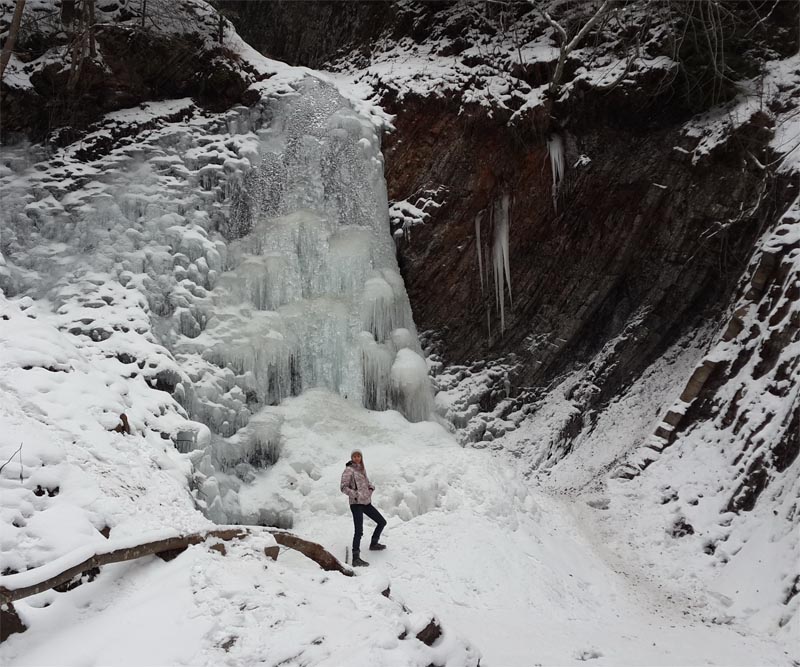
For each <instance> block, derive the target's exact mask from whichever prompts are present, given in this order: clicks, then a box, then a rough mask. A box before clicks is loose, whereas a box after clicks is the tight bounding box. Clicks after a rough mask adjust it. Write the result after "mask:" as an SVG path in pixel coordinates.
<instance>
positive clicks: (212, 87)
mask: <svg viewBox="0 0 800 667" xmlns="http://www.w3.org/2000/svg"><path fill="white" fill-rule="evenodd" d="M35 11H36V8H34V9H32V10H31V14H30V15H26V16H27V18H28V20H29V23H30V25H34V26H38V27H37V28H35V29H34V28H31V29H28V30H26V31H25V32H24V34H23V36H22V39H21V40H20V42H19V43H18V45H17V49H16V56H15V60H14V61H12V64H13V67H11V68H10V71H9V73H8V74H7V75H6V76H5V78H4V80H3V82H2V84H0V92H2V95H1V96H0V105H1V106H0V111H2V124H0V130H1V131H2V140H3V141H4V142H8V141H11V140H14V139H15V138H18V137H20V136H22V137H25V138H27V139H29V140H32V141H37V142H38V141H43V140H45V139H47V140H49V141H50V142H51V143H53V144H54V145H56V146H65V145H67V144H69V143H71V142H73V141H75V140H76V139H77V138H79V137H80V136H82V135H83V134H84V132H85V130H86V129H87V128H88V127H89V126H90V125H91V124H92V123H94V122H96V121H98V120H99V119H100V118H101V117H102V116H103V115H104V114H106V113H108V112H110V111H115V110H118V109H126V108H130V107H134V106H136V105H138V104H140V103H142V102H145V101H149V100H166V99H175V98H182V97H192V98H194V100H195V101H196V102H197V103H198V104H199V105H200V106H202V107H204V108H206V109H208V110H210V111H223V110H225V109H228V108H230V107H231V106H233V105H235V104H237V103H240V102H250V103H252V102H254V101H255V100H253V99H249V98H248V97H247V96H246V95H245V91H246V89H247V87H248V86H249V85H250V84H251V83H252V82H253V81H254V80H256V79H257V78H258V77H257V75H256V74H255V73H254V72H252V71H250V70H249V68H248V67H247V65H246V64H245V63H243V62H242V61H241V60H240V59H239V58H238V57H237V56H236V55H235V54H234V53H232V52H231V51H230V50H229V49H227V48H226V45H225V43H224V42H223V43H222V44H218V43H215V41H214V39H213V38H212V36H211V34H210V33H211V32H212V31H213V26H212V25H206V24H205V23H204V22H203V21H202V20H201V18H198V17H195V16H193V15H191V14H187V15H186V16H184V15H182V12H185V11H188V10H186V8H184V7H179V6H177V5H176V7H175V9H174V10H173V11H172V12H170V14H169V16H155V17H153V18H154V19H155V20H158V21H159V22H162V21H163V22H164V23H166V26H167V27H166V28H164V29H163V31H159V30H154V29H151V28H150V27H149V25H148V27H147V28H144V27H142V26H140V25H139V24H138V21H130V20H127V21H123V19H125V18H128V19H129V18H130V17H128V16H127V15H119V14H118V12H110V13H103V12H102V11H100V12H98V15H97V24H96V26H95V28H94V30H93V38H94V44H95V49H96V56H94V57H90V56H89V55H86V56H85V57H84V58H83V59H82V60H81V61H80V62H79V63H78V64H75V65H73V63H72V60H73V58H71V57H70V56H69V55H68V54H69V53H70V49H71V48H72V43H73V42H72V40H73V39H74V37H73V36H72V35H71V34H70V32H69V30H70V28H69V27H68V25H66V24H65V25H63V26H62V25H61V24H60V23H56V24H53V23H52V22H51V21H53V20H56V21H57V20H58V19H50V18H49V17H48V19H47V20H42V21H40V22H36V20H35V19H36V16H35V15H34V13H35ZM205 18H206V23H209V22H211V17H205ZM173 21H174V22H180V25H181V26H182V29H180V30H179V29H176V28H175V26H174V25H169V24H170V22H173ZM212 23H213V22H212Z"/></svg>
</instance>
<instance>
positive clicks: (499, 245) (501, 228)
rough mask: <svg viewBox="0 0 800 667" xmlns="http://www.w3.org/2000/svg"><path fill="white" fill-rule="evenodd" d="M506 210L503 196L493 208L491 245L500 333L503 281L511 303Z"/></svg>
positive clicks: (507, 196)
mask: <svg viewBox="0 0 800 667" xmlns="http://www.w3.org/2000/svg"><path fill="white" fill-rule="evenodd" d="M508 208H509V195H508V194H504V195H503V196H502V198H501V199H500V201H499V202H495V206H494V242H493V244H492V268H493V270H494V294H495V303H496V305H497V309H498V310H499V311H500V331H501V332H502V331H505V326H506V314H505V293H504V291H505V290H504V281H505V284H506V285H507V286H508V299H509V303H511V267H510V264H509V249H508Z"/></svg>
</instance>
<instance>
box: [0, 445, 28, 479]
mask: <svg viewBox="0 0 800 667" xmlns="http://www.w3.org/2000/svg"><path fill="white" fill-rule="evenodd" d="M22 444H23V443H19V447H17V449H16V451H15V452H14V453H13V454H12V455H11V456H9V457H8V461H6V462H5V463H4V464H3V465H1V466H0V473H2V472H3V468H5V467H6V466H7V465H8V464H9V463H11V461H12V459H13V458H14V457H15V456H16V455H17V452H19V481H20V482H21V481H22Z"/></svg>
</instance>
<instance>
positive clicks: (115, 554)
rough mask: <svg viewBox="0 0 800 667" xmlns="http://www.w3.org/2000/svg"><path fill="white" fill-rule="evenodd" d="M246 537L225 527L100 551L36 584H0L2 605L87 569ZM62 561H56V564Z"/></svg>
mask: <svg viewBox="0 0 800 667" xmlns="http://www.w3.org/2000/svg"><path fill="white" fill-rule="evenodd" d="M247 534H248V531H247V530H245V529H243V528H224V529H222V530H209V531H207V532H203V533H191V534H190V535H177V536H174V537H168V538H165V539H161V540H155V541H152V542H145V543H144V544H137V545H134V546H130V547H120V548H117V549H111V550H108V551H101V552H99V553H95V554H92V555H91V556H89V557H88V558H86V559H84V560H81V561H80V562H79V563H76V564H74V565H72V566H70V567H67V568H66V569H64V570H61V571H59V572H58V573H57V574H55V575H53V576H49V577H45V578H44V579H42V580H41V581H37V582H35V583H33V584H29V585H27V586H25V585H23V586H18V587H16V586H13V585H12V587H9V586H8V585H0V604H8V603H9V602H14V601H16V600H21V599H22V598H26V597H28V596H30V595H36V594H37V593H41V592H43V591H46V590H49V589H51V588H55V587H56V586H60V585H62V584H65V583H68V582H69V581H70V580H72V579H73V577H75V576H77V575H79V574H82V573H83V572H85V571H86V570H91V569H93V568H98V567H100V566H101V565H108V564H109V563H121V562H123V561H127V560H134V559H136V558H142V557H143V556H150V555H153V554H159V553H164V552H170V551H174V550H176V549H180V550H183V549H186V548H188V547H190V546H191V545H193V544H200V543H201V542H205V541H206V540H208V539H213V538H216V539H220V540H224V541H228V540H233V539H236V538H241V537H245V536H246V535H247ZM68 556H69V555H68ZM60 560H62V559H59V561H60ZM59 561H56V563H58V562H59ZM53 565H55V564H54V563H51V564H49V566H48V565H46V566H42V567H41V568H38V567H37V568H35V569H33V570H28V571H27V572H21V573H19V574H12V575H7V576H6V577H3V579H5V580H9V579H10V580H12V581H13V580H14V579H20V578H21V575H25V577H24V580H28V579H30V578H35V577H36V574H37V572H38V571H39V570H44V571H45V572H47V571H49V570H52V569H53Z"/></svg>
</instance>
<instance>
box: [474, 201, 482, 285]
mask: <svg viewBox="0 0 800 667" xmlns="http://www.w3.org/2000/svg"><path fill="white" fill-rule="evenodd" d="M482 217H483V211H481V212H480V213H478V215H476V216H475V249H476V250H477V251H478V275H479V276H480V278H481V296H483V260H482V259H481V218H482Z"/></svg>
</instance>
